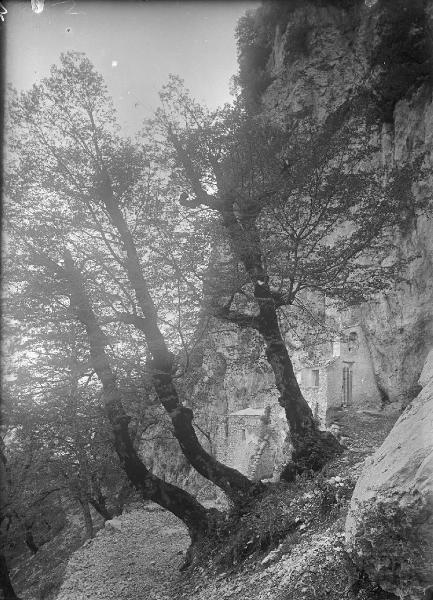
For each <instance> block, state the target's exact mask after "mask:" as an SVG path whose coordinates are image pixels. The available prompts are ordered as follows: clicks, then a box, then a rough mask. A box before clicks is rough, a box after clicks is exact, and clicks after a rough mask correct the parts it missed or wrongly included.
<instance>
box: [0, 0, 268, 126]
mask: <svg viewBox="0 0 433 600" xmlns="http://www.w3.org/2000/svg"><path fill="white" fill-rule="evenodd" d="M258 5H259V2H251V1H233V0H232V1H224V2H223V1H218V0H217V1H215V0H214V1H208V2H205V1H195V2H188V1H186V2H174V1H163V0H153V1H152V0H126V1H125V0H123V1H121V2H110V1H104V0H99V1H95V0H93V1H92V0H88V1H87V0H81V1H73V0H63V1H59V0H46V1H45V3H44V9H43V11H42V12H41V13H39V14H36V13H35V12H33V11H32V8H31V2H30V0H26V1H25V0H22V1H21V2H19V1H16V0H15V1H11V2H8V3H7V5H6V6H7V10H8V13H7V15H6V18H5V27H4V28H5V31H6V81H7V82H10V83H12V85H13V86H14V87H16V88H18V89H20V90H22V89H28V88H29V87H30V86H31V85H32V84H33V83H35V82H37V81H38V80H40V79H41V78H42V77H44V76H46V75H48V74H49V68H50V66H51V65H52V64H53V63H56V62H58V59H59V55H60V53H61V52H66V51H68V50H77V51H80V52H85V53H86V54H87V56H88V57H89V58H90V60H91V61H92V62H93V64H94V65H95V67H96V68H97V70H98V71H100V72H101V73H102V74H103V76H104V78H105V81H106V83H107V85H108V89H109V91H110V93H111V94H112V96H113V99H114V102H115V106H116V108H117V110H118V113H119V121H120V124H121V125H122V128H123V130H124V132H125V133H126V134H129V135H132V134H134V132H135V131H136V130H137V129H138V128H140V126H141V123H142V121H143V119H144V118H145V117H147V116H150V114H151V113H152V111H153V110H154V109H155V108H156V106H157V105H158V91H159V90H160V88H161V86H162V85H163V84H164V83H166V82H167V79H168V75H169V73H175V74H177V75H180V76H181V77H182V78H183V79H184V80H185V84H186V86H187V87H188V88H189V89H190V90H191V91H192V93H193V95H194V96H195V97H196V98H197V99H198V100H200V101H203V102H205V103H206V104H207V105H208V106H209V107H211V108H214V107H216V106H218V105H220V104H223V103H224V102H226V101H229V100H230V94H229V82H230V78H231V76H232V75H234V74H235V73H236V72H237V57H236V42H235V38H234V32H235V27H236V23H237V20H238V19H239V17H241V16H242V15H243V14H244V13H245V12H246V11H247V10H248V9H250V8H256V7H257V6H258Z"/></svg>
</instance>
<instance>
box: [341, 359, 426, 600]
mask: <svg viewBox="0 0 433 600" xmlns="http://www.w3.org/2000/svg"><path fill="white" fill-rule="evenodd" d="M420 385H421V386H422V388H423V389H422V392H421V393H420V394H419V395H418V396H417V398H416V399H415V400H414V401H413V403H412V404H411V406H410V407H408V408H407V409H406V411H405V412H404V413H403V414H402V415H401V417H400V418H399V420H398V421H397V423H396V424H395V425H394V428H393V429H392V431H391V433H390V434H389V436H388V437H387V438H386V440H385V442H384V443H383V444H382V446H381V447H380V448H379V450H377V452H376V453H375V454H374V455H373V457H372V458H370V459H368V460H367V462H366V464H365V467H364V471H363V473H362V475H361V477H360V478H359V480H358V482H357V484H356V487H355V491H354V493H353V496H352V500H351V506H350V511H349V514H348V518H347V521H346V542H347V545H348V549H349V551H350V552H351V554H352V556H353V559H354V561H355V562H356V563H357V565H358V566H359V567H360V569H361V570H363V571H366V572H367V573H368V575H369V576H370V578H371V579H372V580H373V581H375V582H377V583H378V584H379V585H380V586H381V587H382V588H383V589H385V590H388V591H390V592H392V593H393V594H395V595H396V596H397V597H398V598H401V599H402V600H409V599H410V600H417V599H419V600H422V599H425V598H430V597H431V596H430V595H429V594H431V592H432V590H433V477H432V475H433V350H432V351H431V352H430V353H429V355H428V358H427V361H426V364H425V366H424V369H423V371H422V374H421V377H420Z"/></svg>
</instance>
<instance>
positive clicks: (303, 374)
mask: <svg viewBox="0 0 433 600" xmlns="http://www.w3.org/2000/svg"><path fill="white" fill-rule="evenodd" d="M297 379H298V383H299V385H300V388H301V390H302V393H303V394H304V397H305V399H306V400H307V402H308V403H309V405H310V406H311V409H312V411H313V413H314V414H315V415H316V416H317V419H318V421H319V422H320V424H321V425H322V426H326V425H329V420H330V418H331V417H330V414H332V409H335V408H340V407H342V408H350V407H353V408H356V407H358V408H361V407H378V406H379V405H380V402H381V393H380V391H379V388H378V386H377V383H376V377H375V374H374V370H373V364H372V360H371V356H370V350H369V348H368V345H367V342H366V339H365V336H364V334H363V332H362V329H361V327H360V326H359V325H352V326H350V327H347V328H345V329H343V332H342V334H341V336H340V337H339V338H338V339H336V340H334V341H332V342H331V343H329V344H328V352H327V353H326V352H324V353H323V359H322V360H320V361H318V362H317V363H312V364H309V365H308V366H304V367H302V368H301V369H300V370H299V371H298V372H297Z"/></svg>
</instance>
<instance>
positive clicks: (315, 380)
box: [311, 369, 320, 387]
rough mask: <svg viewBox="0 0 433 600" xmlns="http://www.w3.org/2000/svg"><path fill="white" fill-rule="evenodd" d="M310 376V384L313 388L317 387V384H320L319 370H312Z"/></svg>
mask: <svg viewBox="0 0 433 600" xmlns="http://www.w3.org/2000/svg"><path fill="white" fill-rule="evenodd" d="M311 374H312V380H313V381H312V383H313V387H319V383H320V374H319V369H313V370H312V371H311Z"/></svg>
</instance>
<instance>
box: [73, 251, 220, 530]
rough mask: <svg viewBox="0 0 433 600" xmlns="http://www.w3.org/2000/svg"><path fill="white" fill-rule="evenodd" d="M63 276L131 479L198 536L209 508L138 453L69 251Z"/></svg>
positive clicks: (99, 331)
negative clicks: (155, 470) (165, 478)
mask: <svg viewBox="0 0 433 600" xmlns="http://www.w3.org/2000/svg"><path fill="white" fill-rule="evenodd" d="M64 275H65V276H66V278H67V280H68V284H69V289H70V299H71V306H72V307H73V308H74V309H75V311H76V314H77V318H78V320H79V321H80V322H81V323H82V324H83V325H84V327H85V329H86V332H87V337H88V340H89V345H90V355H91V360H92V363H93V368H94V369H95V372H96V374H97V375H98V378H99V380H100V381H101V384H102V390H103V399H104V404H105V411H106V413H107V417H108V419H109V421H110V423H111V427H112V431H113V434H114V446H115V450H116V452H117V455H118V457H119V459H120V463H121V465H122V467H123V469H124V470H125V473H126V475H127V476H128V479H129V480H130V481H131V483H132V485H133V486H134V487H135V488H137V490H139V491H140V492H141V494H142V496H143V498H145V499H149V500H152V501H153V502H156V503H157V504H159V505H160V506H162V507H163V508H166V509H167V510H169V511H170V512H172V513H173V514H174V515H176V516H177V517H179V519H181V520H182V521H183V522H184V523H185V524H186V526H187V527H188V529H189V531H190V534H191V538H192V539H195V537H196V536H197V535H199V534H200V533H204V532H206V531H207V529H208V516H209V515H208V511H207V510H206V509H205V508H204V507H203V506H202V505H201V504H200V503H199V502H197V500H196V499H195V498H194V497H193V496H191V495H190V494H188V492H186V491H184V490H182V489H180V488H178V487H176V486H174V485H172V484H170V483H167V482H165V481H162V480H161V479H159V478H158V477H156V476H155V475H153V474H152V473H151V472H150V471H149V470H148V469H147V468H146V466H145V465H144V463H143V461H142V460H141V459H140V457H139V456H138V454H137V451H136V449H135V448H134V445H133V443H132V440H131V437H130V435H129V429H128V424H129V421H130V417H129V416H128V415H127V414H126V413H125V411H124V408H123V406H122V396H121V392H120V391H119V389H118V387H117V383H116V380H115V377H114V375H113V372H112V370H111V367H110V363H109V360H108V357H107V355H106V353H105V345H106V343H107V340H106V337H105V334H104V333H103V331H102V329H101V328H100V326H99V323H98V322H97V319H96V316H95V314H94V312H93V309H92V307H91V305H90V302H89V300H88V297H87V295H86V292H85V289H84V286H83V282H82V279H81V275H80V274H79V272H78V271H77V270H76V268H75V265H74V263H73V260H72V256H71V255H70V253H69V252H66V253H65V269H64Z"/></svg>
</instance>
